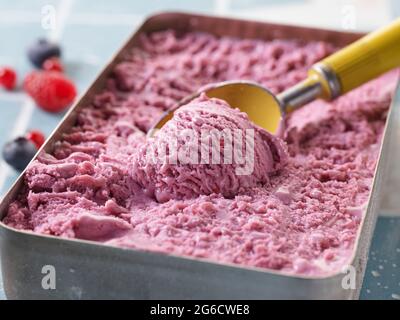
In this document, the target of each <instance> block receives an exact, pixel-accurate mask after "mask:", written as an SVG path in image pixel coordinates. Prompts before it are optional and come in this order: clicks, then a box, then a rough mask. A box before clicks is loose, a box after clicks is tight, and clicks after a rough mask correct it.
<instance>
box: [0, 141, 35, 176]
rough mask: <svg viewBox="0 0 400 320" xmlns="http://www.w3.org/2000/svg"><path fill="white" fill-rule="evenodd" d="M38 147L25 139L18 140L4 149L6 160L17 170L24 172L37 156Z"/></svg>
mask: <svg viewBox="0 0 400 320" xmlns="http://www.w3.org/2000/svg"><path fill="white" fill-rule="evenodd" d="M36 151H37V148H36V146H35V145H34V144H33V143H32V142H31V141H30V140H28V139H26V138H25V137H19V138H16V139H14V140H12V141H10V142H8V143H6V144H5V145H4V147H3V158H4V160H5V161H6V162H7V163H8V164H9V165H10V166H11V167H13V168H14V169H15V170H18V171H22V170H24V169H25V167H26V166H27V165H28V163H29V162H30V161H31V160H32V158H33V157H34V155H35V154H36Z"/></svg>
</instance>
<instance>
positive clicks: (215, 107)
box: [131, 94, 287, 202]
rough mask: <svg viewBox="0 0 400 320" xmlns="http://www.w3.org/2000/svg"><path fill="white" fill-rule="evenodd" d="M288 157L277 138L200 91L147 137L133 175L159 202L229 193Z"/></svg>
mask: <svg viewBox="0 0 400 320" xmlns="http://www.w3.org/2000/svg"><path fill="white" fill-rule="evenodd" d="M286 160H287V154H286V149H285V144H284V143H283V141H282V140H281V139H279V138H278V137H275V136H273V135H272V134H270V133H269V132H267V131H266V130H264V129H263V128H260V127H258V126H256V125H254V124H253V123H252V122H251V121H249V118H248V115H247V114H246V113H244V112H241V111H240V110H238V109H234V108H232V107H231V106H229V105H228V104H227V103H226V102H225V101H224V100H220V99H216V98H208V97H207V96H205V95H204V94H203V95H200V97H198V98H196V99H194V100H192V101H191V102H190V103H188V104H187V105H184V106H182V107H181V108H179V110H177V111H176V112H175V113H174V115H173V118H172V119H171V120H170V121H169V122H168V123H167V124H166V125H165V126H163V127H162V128H161V130H160V131H159V132H158V133H157V135H155V136H154V137H151V138H149V139H148V140H147V141H146V144H145V145H143V146H142V147H141V148H140V149H139V151H138V153H137V154H136V155H135V157H134V159H133V166H132V169H131V176H132V177H133V179H134V180H135V181H136V182H137V183H139V184H140V185H141V186H142V187H143V188H144V190H145V191H146V193H147V194H148V195H150V196H152V197H154V198H155V199H156V200H157V201H158V202H166V201H168V200H171V199H190V198H194V197H197V196H199V195H209V194H212V193H215V194H222V195H223V196H224V197H227V198H231V197H234V196H235V195H237V194H238V193H239V192H240V191H241V190H246V189H248V188H252V187H256V186H260V185H264V184H265V183H267V182H268V181H269V178H270V176H271V175H272V174H274V173H275V172H277V171H278V170H279V169H281V168H282V167H283V166H284V165H285V163H286Z"/></svg>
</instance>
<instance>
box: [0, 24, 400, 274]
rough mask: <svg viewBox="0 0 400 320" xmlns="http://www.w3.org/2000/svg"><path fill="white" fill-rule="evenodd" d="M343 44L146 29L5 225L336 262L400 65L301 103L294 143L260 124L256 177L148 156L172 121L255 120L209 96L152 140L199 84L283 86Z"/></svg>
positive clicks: (314, 270) (306, 264)
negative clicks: (329, 98)
mask: <svg viewBox="0 0 400 320" xmlns="http://www.w3.org/2000/svg"><path fill="white" fill-rule="evenodd" d="M334 50H335V48H334V47H333V46H332V45H330V44H328V43H325V42H307V43H304V42H302V41H297V40H274V41H261V40H241V39H236V38H230V37H222V38H217V37H215V36H212V35H209V34H204V33H194V32H191V33H186V34H183V35H177V34H175V33H174V32H173V31H163V32H156V33H152V34H149V35H143V36H142V39H141V47H140V48H135V49H133V50H132V51H131V52H130V54H128V55H127V56H126V57H125V60H124V61H123V62H120V63H119V64H118V65H117V66H116V67H115V69H114V72H113V74H112V76H110V78H109V80H108V83H107V86H106V88H104V90H102V91H101V92H99V93H98V94H97V95H96V96H95V97H94V99H93V101H92V102H91V103H90V104H89V105H88V106H87V107H86V108H84V109H83V110H82V111H81V112H80V113H79V115H78V119H77V122H76V125H75V126H74V127H73V128H72V129H71V130H70V132H69V133H67V134H65V135H64V136H63V137H62V139H61V140H60V141H59V142H58V143H57V144H56V146H55V148H54V151H53V152H52V153H51V154H47V153H44V152H43V153H42V154H41V155H40V156H39V157H38V159H37V160H35V161H34V162H33V163H32V164H31V165H30V167H29V168H28V169H27V171H26V174H25V186H24V188H23V190H22V192H21V194H20V195H19V196H18V198H17V199H16V200H15V201H14V202H13V203H12V204H11V205H10V207H9V210H8V214H7V216H6V217H5V219H4V223H6V224H7V225H8V226H10V227H13V228H16V229H21V230H30V231H33V232H36V233H40V234H47V235H54V236H59V237H64V238H77V239H87V240H92V241H97V242H102V243H104V244H107V245H112V246H119V247H124V248H133V249H137V250H149V251H156V252H160V253H163V254H174V255H180V256H188V257H194V258H198V259H207V260H210V261H213V262H216V263H228V264H236V265H240V266H249V267H258V268H267V269H273V270H279V271H281V272H285V273H290V274H297V275H310V276H327V275H330V274H333V273H337V272H339V271H340V270H341V269H342V267H343V266H344V265H345V264H347V263H349V261H350V259H351V257H352V254H353V249H354V243H355V240H356V237H357V232H358V230H359V226H360V223H361V221H362V219H363V215H364V214H365V206H366V203H367V201H368V197H369V195H370V190H371V183H372V179H373V175H374V170H375V166H376V161H377V157H378V153H379V148H380V144H381V138H382V133H383V130H384V126H385V121H386V113H387V111H388V108H389V104H390V101H391V93H392V92H393V90H394V88H395V84H396V80H397V72H392V73H388V74H386V75H384V76H382V77H380V78H379V79H376V80H374V81H371V82H369V83H367V84H365V85H364V86H362V87H360V88H358V89H356V90H354V91H352V92H350V93H348V94H346V95H345V96H343V97H340V98H339V99H337V100H335V101H334V102H331V103H327V102H323V101H315V102H313V103H310V104H309V105H307V106H304V107H303V108H302V109H300V110H297V111H295V112H294V113H292V114H291V115H290V116H289V117H288V119H287V127H286V128H285V132H284V133H283V138H284V143H282V141H280V140H278V139H276V138H274V137H271V136H270V135H268V134H265V132H263V131H262V130H260V129H259V128H255V129H256V131H257V134H256V135H255V137H256V138H255V139H256V140H255V143H254V150H255V153H254V154H255V158H254V160H255V161H254V170H253V171H252V173H251V174H250V175H247V176H237V175H233V174H232V172H233V171H234V169H235V167H234V166H229V165H228V166H226V167H225V166H223V164H219V165H216V166H214V167H210V170H208V169H207V167H206V166H202V165H201V164H200V165H199V166H197V167H195V166H194V165H187V164H184V163H181V162H179V163H177V164H176V165H175V166H172V165H171V164H167V165H165V166H160V165H158V164H153V163H150V162H147V160H146V159H144V158H143V157H142V156H141V155H143V152H144V149H145V148H147V147H149V148H150V147H152V146H154V144H155V145H157V143H159V142H162V141H163V140H167V139H169V137H170V135H171V134H173V132H172V133H171V132H170V131H173V129H174V128H175V127H180V126H182V128H193V129H194V131H195V132H198V130H199V129H201V128H202V127H203V126H207V127H210V128H215V127H217V128H218V127H219V126H221V127H222V126H227V127H231V128H239V129H240V128H242V129H243V128H253V127H254V126H253V125H252V124H251V123H250V122H249V121H248V120H247V119H246V118H245V116H244V115H243V114H240V113H239V112H238V111H235V110H234V109H230V108H228V107H227V106H226V104H225V103H224V102H221V101H218V100H206V99H205V100H201V99H200V100H198V101H195V102H193V104H190V105H188V106H186V107H185V108H184V109H183V110H181V111H180V112H179V113H177V115H176V118H174V120H172V121H171V122H170V123H169V124H168V125H167V126H166V127H165V128H164V129H163V130H162V132H159V133H160V135H159V136H158V137H157V136H156V137H155V138H154V140H149V139H148V138H147V137H146V132H147V130H148V129H149V128H150V127H151V126H152V123H153V122H154V121H155V120H156V119H157V118H158V117H159V116H160V115H161V114H162V113H163V112H164V111H165V110H167V109H168V108H172V107H173V106H174V105H175V103H176V102H177V101H179V100H180V99H182V98H183V97H185V96H187V95H188V94H190V93H192V92H194V91H196V90H197V89H198V88H200V87H202V86H204V85H206V84H210V83H214V82H219V81H223V80H233V79H246V80H252V81H256V82H259V83H260V84H262V85H264V86H266V87H268V88H270V89H271V90H272V92H273V93H278V92H280V91H282V90H284V89H285V88H288V87H289V86H291V85H293V84H295V83H297V82H298V81H299V80H301V79H303V78H305V76H306V74H307V69H308V68H309V67H310V66H311V65H312V64H313V63H315V62H316V61H318V60H320V59H322V58H323V57H324V56H326V55H328V54H330V53H332V52H333V51H334ZM213 117H215V120H212V118H213ZM285 145H286V146H285ZM223 146H224V147H225V145H223ZM220 150H222V148H221V149H220ZM285 150H287V152H286V151H285Z"/></svg>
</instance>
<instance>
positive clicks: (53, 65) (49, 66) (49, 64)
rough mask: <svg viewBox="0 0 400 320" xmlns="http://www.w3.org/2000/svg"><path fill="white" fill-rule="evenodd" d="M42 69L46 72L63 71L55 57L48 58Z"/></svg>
mask: <svg viewBox="0 0 400 320" xmlns="http://www.w3.org/2000/svg"><path fill="white" fill-rule="evenodd" d="M42 69H43V70H46V71H58V72H63V71H64V68H63V66H62V64H61V61H60V59H58V58H57V57H52V58H49V59H47V60H46V61H45V62H43V66H42Z"/></svg>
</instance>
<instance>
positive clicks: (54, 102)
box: [24, 71, 76, 112]
mask: <svg viewBox="0 0 400 320" xmlns="http://www.w3.org/2000/svg"><path fill="white" fill-rule="evenodd" d="M24 89H25V91H26V92H27V93H28V94H29V95H30V96H31V97H32V98H33V100H35V102H36V104H37V105H38V106H39V107H41V108H42V109H43V110H45V111H48V112H60V111H62V110H64V109H65V108H66V107H67V106H68V105H70V104H71V103H72V101H73V100H74V99H75V97H76V89H75V86H74V84H73V83H72V81H71V80H69V79H68V78H66V77H65V76H64V75H63V74H61V73H60V72H55V71H34V72H31V73H30V74H28V75H27V76H26V78H25V80H24Z"/></svg>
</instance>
